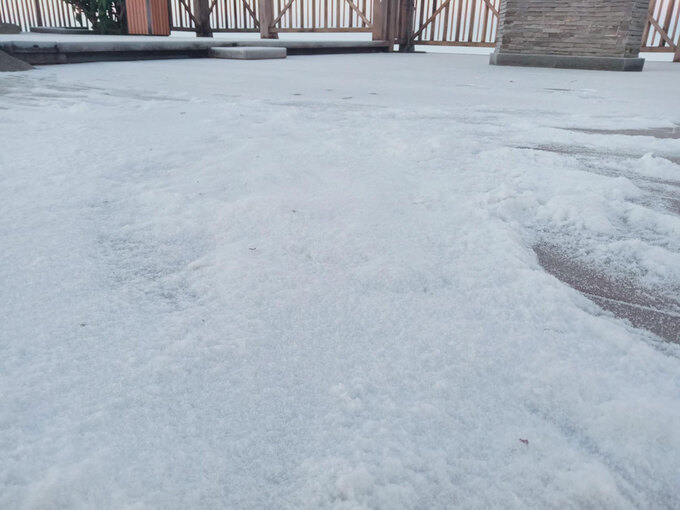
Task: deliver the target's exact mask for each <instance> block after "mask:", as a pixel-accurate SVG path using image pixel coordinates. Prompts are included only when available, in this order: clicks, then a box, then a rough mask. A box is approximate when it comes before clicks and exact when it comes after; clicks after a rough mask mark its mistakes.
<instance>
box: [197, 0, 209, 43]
mask: <svg viewBox="0 0 680 510" xmlns="http://www.w3.org/2000/svg"><path fill="white" fill-rule="evenodd" d="M209 2H210V0H194V18H195V19H196V37H212V36H213V34H212V29H211V28H210V3H209Z"/></svg>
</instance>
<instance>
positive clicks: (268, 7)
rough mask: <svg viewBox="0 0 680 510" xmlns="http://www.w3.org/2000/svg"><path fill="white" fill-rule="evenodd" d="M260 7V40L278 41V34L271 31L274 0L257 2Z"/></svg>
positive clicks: (259, 0)
mask: <svg viewBox="0 0 680 510" xmlns="http://www.w3.org/2000/svg"><path fill="white" fill-rule="evenodd" d="M258 3H259V7H260V9H259V10H260V39H278V38H279V34H278V32H276V31H275V30H273V28H274V27H273V26H272V25H273V24H274V0H258Z"/></svg>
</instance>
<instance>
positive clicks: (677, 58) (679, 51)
mask: <svg viewBox="0 0 680 510" xmlns="http://www.w3.org/2000/svg"><path fill="white" fill-rule="evenodd" d="M673 62H680V41H678V44H676V45H675V55H674V56H673Z"/></svg>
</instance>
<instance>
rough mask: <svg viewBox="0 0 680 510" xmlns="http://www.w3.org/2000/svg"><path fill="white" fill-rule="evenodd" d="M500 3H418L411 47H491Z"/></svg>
mask: <svg viewBox="0 0 680 510" xmlns="http://www.w3.org/2000/svg"><path fill="white" fill-rule="evenodd" d="M500 3H501V0H418V1H416V3H415V16H414V18H415V28H414V33H413V42H414V43H415V44H435V45H449V46H493V45H494V44H495V41H496V29H497V28H498V10H499V9H500Z"/></svg>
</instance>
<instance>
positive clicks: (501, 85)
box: [0, 55, 680, 509]
mask: <svg viewBox="0 0 680 510" xmlns="http://www.w3.org/2000/svg"><path fill="white" fill-rule="evenodd" d="M679 77H680V66H673V65H671V64H650V65H648V67H647V70H646V71H645V72H644V73H641V74H617V73H599V72H581V71H557V70H545V69H519V68H498V67H489V66H488V65H487V64H486V58H485V57H479V56H453V55H362V56H324V57H297V58H296V57H292V58H288V59H286V60H284V61H277V62H225V61H211V60H200V61H174V62H137V63H111V64H82V65H76V66H55V67H50V68H42V69H39V70H37V71H33V72H30V73H24V74H17V75H9V76H8V75H3V76H1V77H0V129H1V130H2V137H1V138H0V168H1V173H0V239H1V240H2V249H1V250H0V282H1V283H2V285H1V287H0V324H1V325H2V328H1V329H0V348H1V349H2V351H1V352H2V356H1V357H0V508H12V509H22V508H39V509H51V508H55V509H56V508H70V509H71V508H74V509H78V508H97V509H107V508H112V509H113V508H115V509H118V508H126V509H147V508H149V509H150V508H164V509H172V508H177V509H185V508H195V509H202V508H205V509H214V508H244V509H251V508H252V509H255V508H262V509H264V508H267V509H269V508H291V509H293V508H295V509H298V508H335V509H357V508H363V509H366V508H378V509H396V508H522V509H524V508H560V509H563V508H597V509H601V508H616V509H622V508H645V509H673V508H678V507H680V489H679V487H680V347H679V346H678V345H676V344H674V343H672V342H665V341H663V340H662V339H660V338H659V337H656V336H655V335H653V334H652V333H650V332H648V331H645V330H644V329H636V328H634V327H633V326H632V325H631V324H630V323H629V322H627V321H625V320H622V319H620V318H617V317H616V316H615V315H613V314H612V313H610V312H607V311H604V310H603V309H601V308H599V307H598V306H597V304H595V303H594V302H593V301H591V300H590V299H588V298H587V297H586V296H584V295H582V294H581V293H579V292H578V291H577V290H575V289H573V288H571V287H569V286H568V285H566V284H565V283H563V282H561V281H560V280H558V279H557V278H555V277H554V276H552V275H550V274H549V273H547V272H546V271H545V270H543V268H542V267H541V265H540V264H539V261H538V258H537V255H536V252H535V251H534V250H535V249H536V247H540V246H550V247H551V250H553V252H555V253H557V252H559V253H560V254H561V256H563V257H567V258H568V259H569V260H573V261H577V262H578V263H579V264H583V265H585V266H587V267H588V268H589V270H591V271H595V272H597V273H598V274H601V275H603V277H612V278H614V277H619V276H622V275H623V276H625V277H626V278H627V281H630V282H633V283H634V286H635V288H636V289H642V290H643V291H645V292H648V293H649V294H650V295H654V296H656V297H658V298H659V300H660V302H661V303H662V304H663V303H665V304H666V305H667V306H668V308H667V309H666V310H665V312H666V313H668V314H671V315H672V314H674V313H675V314H678V313H680V310H675V309H673V306H674V305H673V303H674V299H676V298H677V294H675V293H676V292H677V289H678V288H680V216H679V209H678V204H679V203H680V202H679V200H680V196H679V195H680V194H679V190H680V143H679V142H678V139H677V138H674V137H672V136H670V137H664V136H653V135H652V134H647V135H645V134H644V133H643V134H636V135H632V134H630V133H623V132H619V131H621V130H626V129H628V130H643V131H644V130H646V129H649V128H654V129H666V130H668V129H672V128H673V127H674V126H677V124H678V123H679V122H680V104H678V102H677V101H675V98H676V97H677V80H678V78H679ZM652 133H654V132H652Z"/></svg>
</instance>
